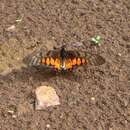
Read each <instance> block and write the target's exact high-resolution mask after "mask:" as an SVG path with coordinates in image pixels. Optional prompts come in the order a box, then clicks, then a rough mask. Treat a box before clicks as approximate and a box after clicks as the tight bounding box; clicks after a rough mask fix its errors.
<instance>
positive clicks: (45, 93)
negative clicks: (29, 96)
mask: <svg viewBox="0 0 130 130" xmlns="http://www.w3.org/2000/svg"><path fill="white" fill-rule="evenodd" d="M35 94H36V102H35V109H36V110H42V109H45V108H47V107H49V106H55V105H59V104H60V102H59V97H58V95H57V94H56V92H55V90H54V89H53V88H52V87H50V86H40V87H38V88H37V89H36V90H35Z"/></svg>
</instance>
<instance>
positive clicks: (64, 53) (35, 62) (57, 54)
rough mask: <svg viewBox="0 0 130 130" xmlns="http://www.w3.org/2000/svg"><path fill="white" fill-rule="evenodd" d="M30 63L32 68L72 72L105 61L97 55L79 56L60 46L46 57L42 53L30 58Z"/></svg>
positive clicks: (75, 52) (78, 52)
mask: <svg viewBox="0 0 130 130" xmlns="http://www.w3.org/2000/svg"><path fill="white" fill-rule="evenodd" d="M92 61H94V62H95V63H94V62H92ZM30 63H31V65H32V66H44V67H47V68H51V69H53V70H55V71H58V72H59V71H60V72H61V71H72V70H73V69H74V68H77V67H78V66H83V65H87V64H93V63H94V64H95V65H101V64H103V63H105V60H104V58H103V57H101V56H99V55H93V56H92V55H91V56H89V57H87V56H86V55H81V53H80V51H73V50H66V48H65V46H62V47H61V48H58V49H55V50H50V51H48V52H47V53H46V55H43V54H42V52H41V53H38V54H37V55H36V56H34V57H33V58H32V60H31V62H30Z"/></svg>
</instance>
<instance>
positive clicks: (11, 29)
mask: <svg viewBox="0 0 130 130" xmlns="http://www.w3.org/2000/svg"><path fill="white" fill-rule="evenodd" d="M14 30H15V25H11V26H10V27H8V28H7V31H14Z"/></svg>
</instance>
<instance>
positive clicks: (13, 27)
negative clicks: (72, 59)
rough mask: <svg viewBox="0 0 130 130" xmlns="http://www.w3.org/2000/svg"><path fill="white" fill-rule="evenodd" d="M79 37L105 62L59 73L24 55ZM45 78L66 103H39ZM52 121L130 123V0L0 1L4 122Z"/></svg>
mask: <svg viewBox="0 0 130 130" xmlns="http://www.w3.org/2000/svg"><path fill="white" fill-rule="evenodd" d="M95 35H100V36H101V37H102V44H101V46H99V47H98V46H92V45H91V43H90V39H91V38H92V37H93V36H95ZM79 43H80V44H82V43H83V47H82V48H79V47H77V49H81V50H85V51H86V52H87V51H88V52H92V53H97V54H100V55H101V56H103V57H104V58H105V60H106V62H105V64H103V65H101V66H89V67H80V68H78V69H77V70H75V72H74V73H69V74H65V75H61V74H57V75H55V74H52V73H51V72H44V71H39V70H37V69H34V68H32V67H28V66H27V65H26V64H25V63H24V62H23V61H24V60H23V59H24V58H25V57H27V56H28V55H30V54H31V53H33V52H34V51H36V50H39V49H40V48H46V51H47V50H50V49H52V48H53V47H54V46H55V47H58V46H61V45H62V44H69V45H71V44H75V45H76V44H79ZM70 49H71V48H70ZM45 84H46V85H50V86H52V87H53V88H54V89H55V90H56V92H57V94H58V96H59V97H60V103H61V104H60V105H59V106H55V107H49V108H47V109H46V110H43V111H36V110H34V99H35V97H34V90H35V88H37V87H38V86H40V85H45ZM9 111H13V112H14V113H13V114H14V116H12V114H11V113H10V112H9ZM47 129H50V130H130V0H1V1H0V130H47Z"/></svg>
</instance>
